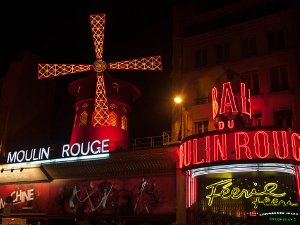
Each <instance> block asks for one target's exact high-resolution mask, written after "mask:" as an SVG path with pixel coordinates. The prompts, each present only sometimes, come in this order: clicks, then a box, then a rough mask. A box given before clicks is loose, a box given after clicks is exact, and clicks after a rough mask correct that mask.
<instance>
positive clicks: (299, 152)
mask: <svg viewBox="0 0 300 225" xmlns="http://www.w3.org/2000/svg"><path fill="white" fill-rule="evenodd" d="M296 139H298V144H297V143H296V142H297V140H296ZM299 141H300V135H299V134H297V133H293V134H292V136H291V142H292V153H293V157H294V159H295V160H297V161H300V142H299Z"/></svg>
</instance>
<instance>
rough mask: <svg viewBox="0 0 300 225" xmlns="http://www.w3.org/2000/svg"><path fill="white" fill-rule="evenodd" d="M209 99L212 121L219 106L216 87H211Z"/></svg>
mask: <svg viewBox="0 0 300 225" xmlns="http://www.w3.org/2000/svg"><path fill="white" fill-rule="evenodd" d="M211 98H212V101H211V102H212V110H213V119H215V118H216V116H217V115H218V111H219V104H218V99H217V98H218V89H217V88H216V87H213V89H212V90H211Z"/></svg>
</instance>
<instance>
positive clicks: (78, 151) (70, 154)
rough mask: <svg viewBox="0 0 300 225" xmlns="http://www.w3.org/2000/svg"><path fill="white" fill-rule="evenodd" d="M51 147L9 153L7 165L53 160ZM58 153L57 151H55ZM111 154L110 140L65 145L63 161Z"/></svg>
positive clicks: (62, 152)
mask: <svg viewBox="0 0 300 225" xmlns="http://www.w3.org/2000/svg"><path fill="white" fill-rule="evenodd" d="M51 150H53V149H51V147H47V148H45V147H41V148H33V149H29V150H19V151H13V152H9V153H8V155H7V163H26V162H35V161H47V160H48V161H49V160H50V158H51V155H50V153H51ZM55 151H56V150H55ZM108 152H109V139H104V140H102V141H100V140H94V141H92V142H87V143H74V144H72V145H70V144H65V145H63V146H62V151H61V159H64V160H65V161H67V160H68V159H72V158H77V159H80V158H82V159H84V157H87V156H92V155H99V154H106V153H108Z"/></svg>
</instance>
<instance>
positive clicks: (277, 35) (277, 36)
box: [267, 31, 285, 51]
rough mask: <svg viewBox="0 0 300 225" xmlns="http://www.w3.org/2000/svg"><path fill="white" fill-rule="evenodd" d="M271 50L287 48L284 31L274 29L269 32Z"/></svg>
mask: <svg viewBox="0 0 300 225" xmlns="http://www.w3.org/2000/svg"><path fill="white" fill-rule="evenodd" d="M267 37H268V44H269V51H276V50H281V49H284V48H285V40H284V32H283V31H274V32H269V33H268V34H267Z"/></svg>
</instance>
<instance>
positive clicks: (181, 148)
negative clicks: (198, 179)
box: [179, 144, 184, 168]
mask: <svg viewBox="0 0 300 225" xmlns="http://www.w3.org/2000/svg"><path fill="white" fill-rule="evenodd" d="M183 159H184V151H183V144H181V145H180V147H179V168H182V167H183Z"/></svg>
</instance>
